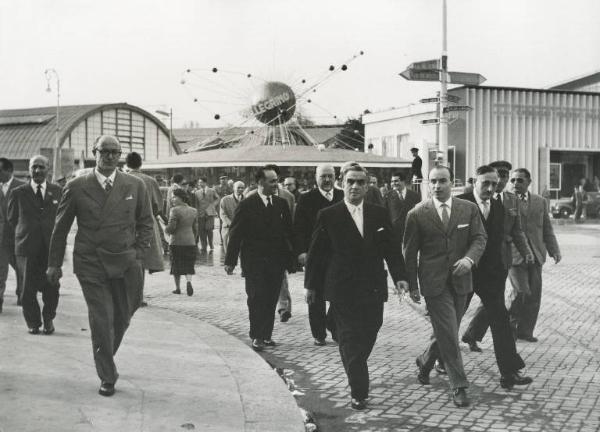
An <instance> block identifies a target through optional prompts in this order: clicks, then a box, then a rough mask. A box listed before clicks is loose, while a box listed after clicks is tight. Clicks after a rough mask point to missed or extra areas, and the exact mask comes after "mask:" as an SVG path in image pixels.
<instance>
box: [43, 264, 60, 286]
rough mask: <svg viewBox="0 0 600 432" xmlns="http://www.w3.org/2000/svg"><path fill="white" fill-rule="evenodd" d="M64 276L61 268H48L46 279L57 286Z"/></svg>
mask: <svg viewBox="0 0 600 432" xmlns="http://www.w3.org/2000/svg"><path fill="white" fill-rule="evenodd" d="M62 275H63V274H62V270H61V268H60V267H48V269H47V270H46V278H47V279H48V282H49V283H50V284H51V285H57V284H58V281H60V278H61V277H62Z"/></svg>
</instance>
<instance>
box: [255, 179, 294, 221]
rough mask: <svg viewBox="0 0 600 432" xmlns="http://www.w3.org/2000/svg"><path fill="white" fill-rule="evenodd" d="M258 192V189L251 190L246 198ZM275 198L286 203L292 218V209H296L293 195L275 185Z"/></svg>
mask: <svg viewBox="0 0 600 432" xmlns="http://www.w3.org/2000/svg"><path fill="white" fill-rule="evenodd" d="M257 192H258V189H253V190H251V191H249V192H248V193H247V194H246V197H249V196H251V195H254V194H255V193H257ZM277 196H278V197H279V198H283V199H284V200H285V202H287V204H288V207H289V209H290V213H291V214H292V219H293V218H294V208H295V207H296V198H294V194H293V193H291V192H290V191H288V190H287V189H284V188H283V186H281V185H280V184H278V185H277Z"/></svg>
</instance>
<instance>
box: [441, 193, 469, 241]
mask: <svg viewBox="0 0 600 432" xmlns="http://www.w3.org/2000/svg"><path fill="white" fill-rule="evenodd" d="M462 212H463V206H462V205H460V202H459V201H458V199H457V198H452V209H450V221H449V222H448V234H450V233H452V231H454V230H455V229H456V227H457V226H458V221H459V220H460V217H461V215H462ZM436 213H437V212H436ZM438 219H439V217H438Z"/></svg>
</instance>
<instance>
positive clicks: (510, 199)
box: [457, 192, 531, 270]
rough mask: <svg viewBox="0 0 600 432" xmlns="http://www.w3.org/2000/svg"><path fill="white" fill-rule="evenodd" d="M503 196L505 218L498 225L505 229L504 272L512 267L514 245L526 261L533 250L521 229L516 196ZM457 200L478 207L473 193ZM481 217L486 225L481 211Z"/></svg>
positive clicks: (502, 251) (502, 246) (505, 193)
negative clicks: (468, 202) (466, 201)
mask: <svg viewBox="0 0 600 432" xmlns="http://www.w3.org/2000/svg"><path fill="white" fill-rule="evenodd" d="M502 195H503V201H502V203H503V204H502V207H503V209H504V216H503V218H502V220H501V221H500V220H498V222H497V223H501V224H502V227H503V237H504V240H503V241H502V242H501V244H500V246H499V247H500V248H501V255H502V267H503V268H504V270H508V269H509V268H510V266H511V265H512V255H513V252H512V248H513V245H514V246H515V247H516V249H517V250H518V252H517V253H519V254H520V255H521V257H522V259H524V258H525V257H526V256H527V255H528V254H530V253H531V249H530V248H529V245H528V244H527V238H526V237H525V234H524V233H523V230H522V229H521V219H520V217H519V204H518V202H517V197H516V195H515V194H512V193H510V192H502ZM457 198H462V199H466V200H468V201H471V202H472V203H475V205H477V200H476V199H475V195H474V194H473V192H469V193H466V194H462V195H458V197H457ZM492 200H493V198H492ZM477 209H479V206H477ZM479 215H480V216H481V218H482V222H483V223H484V224H485V221H484V219H483V215H482V214H481V211H479ZM488 237H489V236H488ZM489 246H490V245H488V246H486V249H487V248H488V247H489Z"/></svg>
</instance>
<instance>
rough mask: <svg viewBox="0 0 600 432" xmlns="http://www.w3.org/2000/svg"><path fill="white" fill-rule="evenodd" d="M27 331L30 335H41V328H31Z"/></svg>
mask: <svg viewBox="0 0 600 432" xmlns="http://www.w3.org/2000/svg"><path fill="white" fill-rule="evenodd" d="M27 331H28V332H29V334H32V335H36V334H40V328H39V327H31V328H30V329H29V330H27Z"/></svg>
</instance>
